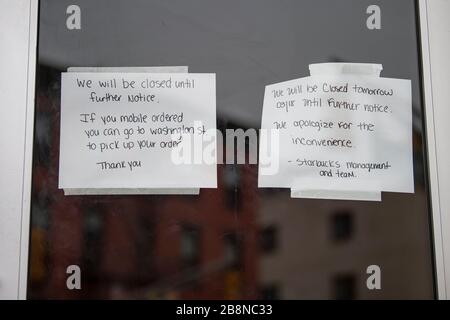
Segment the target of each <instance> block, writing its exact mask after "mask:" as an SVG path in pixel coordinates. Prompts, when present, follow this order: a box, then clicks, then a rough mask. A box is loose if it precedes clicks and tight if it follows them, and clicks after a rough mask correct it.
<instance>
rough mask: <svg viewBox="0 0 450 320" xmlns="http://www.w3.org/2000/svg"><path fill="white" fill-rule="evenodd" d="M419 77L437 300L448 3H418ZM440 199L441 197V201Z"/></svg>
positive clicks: (447, 224) (449, 207) (444, 294)
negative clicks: (424, 124)
mask: <svg viewBox="0 0 450 320" xmlns="http://www.w3.org/2000/svg"><path fill="white" fill-rule="evenodd" d="M419 10H420V27H421V32H422V35H421V38H422V56H423V76H424V91H425V110H426V125H427V144H428V160H429V169H430V171H429V173H430V188H431V203H432V211H433V231H434V249H435V264H436V284H437V289H438V297H439V299H448V298H449V295H448V292H450V277H449V272H450V270H449V268H450V220H449V219H450V196H448V195H449V194H450V169H449V166H448V163H450V144H449V143H448V137H449V136H450V126H449V125H448V119H449V118H450V111H449V99H450V94H449V88H448V84H449V83H450V63H449V60H448V57H449V56H450V43H449V42H450V41H449V39H448V32H449V31H450V21H449V20H448V13H449V12H450V2H449V1H444V0H432V1H431V0H420V1H419ZM441 195H442V197H441Z"/></svg>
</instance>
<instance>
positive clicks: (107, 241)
mask: <svg viewBox="0 0 450 320" xmlns="http://www.w3.org/2000/svg"><path fill="white" fill-rule="evenodd" d="M52 72H55V73H57V74H58V72H57V71H50V70H43V69H41V70H40V71H39V73H40V74H41V76H40V79H39V80H40V82H39V83H38V88H37V93H38V96H37V106H36V135H35V139H36V141H35V156H34V169H33V191H32V203H33V204H32V207H33V209H32V221H33V222H32V232H31V240H32V243H31V258H30V261H31V267H30V290H29V294H30V297H32V298H33V297H36V298H39V297H45V298H49V297H54V298H70V297H74V298H92V297H95V298H171V297H179V298H205V299H223V298H255V297H256V296H257V288H256V281H257V265H256V264H257V257H256V252H257V250H256V247H257V245H256V232H257V229H256V225H255V223H256V219H255V214H256V210H257V207H256V203H255V202H252V201H242V199H253V198H254V197H252V196H251V195H250V194H249V193H250V192H254V190H253V189H252V188H254V186H256V178H255V176H256V174H255V172H256V167H255V166H239V167H238V166H219V168H218V184H219V188H218V189H203V190H201V192H200V195H199V196H67V197H66V196H64V195H63V191H62V190H59V189H58V187H57V185H58V182H57V181H58V169H57V168H58V159H59V83H58V82H52V80H51V79H58V78H59V76H58V75H55V74H53V75H52ZM44 73H45V74H47V75H48V76H49V80H48V81H49V82H47V83H43V82H45V81H44V80H43V79H44V77H43V76H42V74H44ZM49 88H50V89H49ZM71 264H76V265H79V266H80V267H81V270H82V288H83V290H81V291H69V290H67V289H66V276H67V275H66V273H65V272H66V267H67V266H68V265H71ZM244 289H245V290H244Z"/></svg>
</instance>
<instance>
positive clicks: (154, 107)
mask: <svg viewBox="0 0 450 320" xmlns="http://www.w3.org/2000/svg"><path fill="white" fill-rule="evenodd" d="M215 129H216V89H215V74H195V73H177V74H175V73H122V72H120V73H95V72H93V73H91V72H80V73H76V72H71V73H63V74H62V87H61V136H60V137H61V140H60V169H59V187H60V188H64V189H66V188H67V189H69V188H94V189H95V188H121V189H123V188H129V189H134V188H215V187H217V170H216V162H215V159H214V161H202V159H200V161H191V162H189V163H186V162H184V163H179V162H174V161H173V153H174V152H175V153H176V152H177V151H178V149H179V148H180V147H181V145H182V143H183V142H184V140H183V139H186V137H192V138H193V139H194V140H195V139H197V140H198V139H200V140H202V139H203V140H205V141H207V142H208V143H207V144H205V145H202V144H201V145H200V146H199V145H198V144H197V146H196V147H197V148H200V154H201V152H202V147H204V146H207V147H208V148H209V151H211V150H213V153H214V155H215V148H216V142H215V137H211V138H210V139H207V138H205V135H207V134H208V132H215ZM193 152H194V151H193ZM196 152H199V150H198V149H197V150H196ZM197 160H198V157H197Z"/></svg>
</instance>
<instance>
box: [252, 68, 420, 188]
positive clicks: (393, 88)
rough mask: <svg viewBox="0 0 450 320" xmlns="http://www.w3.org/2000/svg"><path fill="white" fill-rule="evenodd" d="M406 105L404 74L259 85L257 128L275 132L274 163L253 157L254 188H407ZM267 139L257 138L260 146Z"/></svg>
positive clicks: (409, 181)
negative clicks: (270, 170)
mask: <svg viewBox="0 0 450 320" xmlns="http://www.w3.org/2000/svg"><path fill="white" fill-rule="evenodd" d="M411 109H412V106H411V83H410V81H409V80H400V79H388V78H377V77H364V76H351V75H331V76H311V77H306V78H301V79H295V80H291V81H286V82H282V83H277V84H273V85H269V86H267V87H266V90H265V95H264V106H263V117H262V129H263V130H265V129H266V130H276V131H277V132H278V133H279V169H278V170H277V171H276V172H275V173H274V174H267V173H264V170H262V167H261V164H260V168H259V187H277V188H291V189H293V190H296V191H299V192H301V191H304V193H306V194H307V193H311V192H314V191H318V192H319V193H320V191H322V190H330V191H333V190H334V191H368V192H373V191H390V192H406V193H412V192H414V180H413V160H412V115H411ZM266 136H267V135H266ZM273 143H274V141H270V143H269V142H268V141H267V139H261V141H260V150H261V152H262V150H268V149H270V148H268V144H273Z"/></svg>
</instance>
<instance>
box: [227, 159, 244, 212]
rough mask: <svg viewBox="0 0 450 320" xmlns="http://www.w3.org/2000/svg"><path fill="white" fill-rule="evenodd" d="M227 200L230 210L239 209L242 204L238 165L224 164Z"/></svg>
mask: <svg viewBox="0 0 450 320" xmlns="http://www.w3.org/2000/svg"><path fill="white" fill-rule="evenodd" d="M223 174H224V177H223V181H224V189H225V202H226V205H227V207H228V209H230V210H239V208H240V205H241V197H240V193H241V188H240V179H241V177H240V170H239V167H238V166H237V165H230V164H228V165H225V166H224V173H223Z"/></svg>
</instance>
